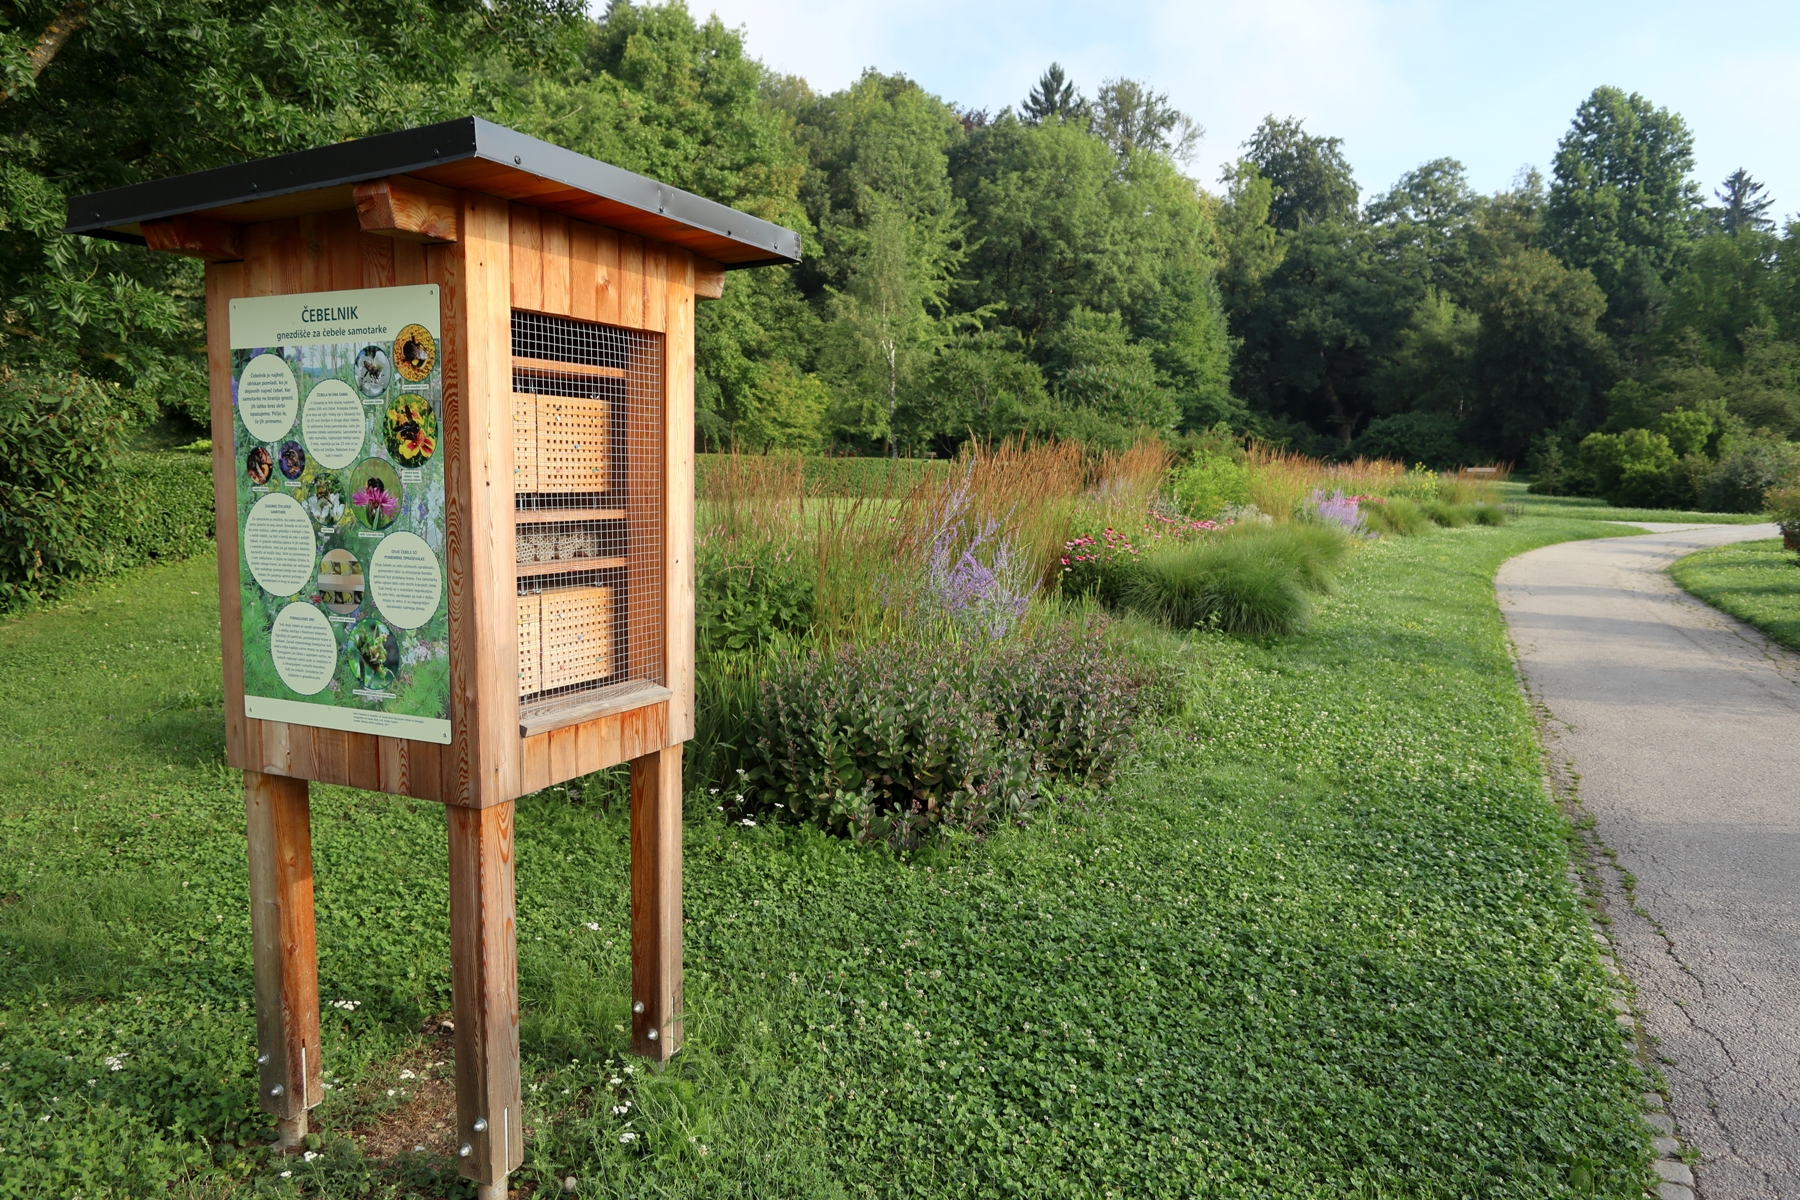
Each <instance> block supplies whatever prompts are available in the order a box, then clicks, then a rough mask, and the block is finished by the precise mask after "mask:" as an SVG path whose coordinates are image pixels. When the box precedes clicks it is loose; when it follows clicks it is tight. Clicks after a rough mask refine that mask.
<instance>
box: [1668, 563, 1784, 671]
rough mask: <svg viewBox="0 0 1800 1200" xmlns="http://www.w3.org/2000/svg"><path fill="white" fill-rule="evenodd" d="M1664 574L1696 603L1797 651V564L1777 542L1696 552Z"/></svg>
mask: <svg viewBox="0 0 1800 1200" xmlns="http://www.w3.org/2000/svg"><path fill="white" fill-rule="evenodd" d="M1669 574H1671V575H1673V576H1674V577H1675V582H1676V583H1679V584H1680V585H1681V586H1682V588H1683V589H1684V590H1685V591H1687V592H1688V593H1690V594H1691V595H1693V596H1694V597H1695V598H1696V599H1699V600H1703V601H1705V602H1706V603H1708V604H1710V605H1712V606H1713V607H1714V608H1716V609H1719V610H1720V611H1721V612H1726V613H1729V614H1731V615H1732V616H1734V617H1736V618H1737V619H1738V620H1740V621H1743V622H1745V623H1746V624H1749V625H1754V626H1756V628H1758V629H1760V630H1762V631H1763V632H1764V633H1766V634H1768V635H1769V637H1771V638H1773V639H1774V640H1775V641H1777V642H1780V643H1781V644H1782V645H1784V646H1786V647H1788V648H1789V649H1792V650H1800V560H1797V559H1796V557H1795V554H1794V552H1793V551H1792V550H1788V549H1785V548H1784V547H1783V546H1782V543H1781V542H1780V541H1778V540H1776V541H1766V542H1738V543H1736V544H1735V545H1731V546H1716V547H1714V548H1713V549H1711V550H1702V551H1700V552H1699V553H1697V554H1690V555H1688V556H1687V557H1686V558H1682V559H1677V560H1676V562H1675V563H1674V564H1673V565H1672V566H1671V567H1670V568H1669Z"/></svg>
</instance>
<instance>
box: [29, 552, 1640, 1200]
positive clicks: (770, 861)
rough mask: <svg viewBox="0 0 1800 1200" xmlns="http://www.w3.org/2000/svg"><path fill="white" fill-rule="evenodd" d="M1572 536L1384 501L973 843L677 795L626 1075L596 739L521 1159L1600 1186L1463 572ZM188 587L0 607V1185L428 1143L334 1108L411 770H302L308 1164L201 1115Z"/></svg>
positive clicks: (226, 943)
mask: <svg viewBox="0 0 1800 1200" xmlns="http://www.w3.org/2000/svg"><path fill="white" fill-rule="evenodd" d="M1612 532H1614V531H1613V530H1611V529H1608V528H1607V527H1605V526H1597V525H1594V524H1592V523H1591V522H1585V521H1581V522H1577V521H1551V520H1546V519H1541V518H1526V519H1522V520H1519V521H1516V522H1514V523H1512V524H1509V525H1508V526H1506V527H1505V528H1500V529H1488V528H1469V529H1462V530H1443V531H1438V532H1435V533H1431V534H1428V535H1426V536H1421V537H1414V538H1405V539H1394V540H1391V541H1383V542H1380V543H1377V544H1373V545H1368V546H1366V547H1364V548H1362V549H1360V550H1359V551H1358V552H1357V553H1356V554H1355V555H1353V556H1352V559H1351V560H1350V562H1349V563H1348V564H1347V566H1346V568H1345V570H1344V573H1343V575H1342V578H1341V581H1340V586H1339V588H1338V590H1337V592H1336V593H1335V594H1334V595H1331V596H1326V597H1322V598H1320V599H1319V601H1318V602H1317V611H1316V614H1315V619H1314V623H1313V625H1312V627H1311V632H1309V633H1307V634H1305V635H1302V636H1299V637H1296V638H1293V639H1290V640H1285V641H1275V642H1268V643H1258V642H1244V641H1235V640H1231V639H1227V638H1223V637H1217V636H1205V637H1197V638H1194V639H1192V640H1182V639H1175V638H1174V637H1173V635H1162V636H1165V637H1167V638H1169V641H1168V644H1169V645H1171V646H1178V647H1181V649H1182V653H1183V654H1184V656H1185V659H1186V661H1188V663H1189V664H1190V670H1189V676H1188V677H1189V679H1190V682H1191V694H1190V695H1189V697H1188V701H1187V707H1186V710H1185V712H1184V713H1183V714H1181V715H1180V716H1178V717H1176V718H1172V719H1171V720H1170V722H1169V725H1168V727H1167V728H1164V729H1159V730H1152V731H1150V732H1149V733H1147V734H1146V736H1145V739H1144V744H1143V746H1142V750H1141V753H1140V755H1139V756H1138V757H1137V758H1136V759H1135V760H1134V761H1133V764H1132V767H1131V769H1130V771H1129V772H1128V773H1127V775H1126V777H1125V778H1123V779H1121V780H1120V781H1119V782H1118V784H1117V786H1116V787H1115V788H1114V789H1113V790H1112V791H1111V792H1110V793H1109V794H1107V795H1104V796H1098V797H1095V796H1088V797H1077V798H1072V799H1071V800H1069V801H1068V802H1067V803H1065V804H1062V805H1053V806H1050V807H1049V808H1048V809H1046V810H1041V811H1042V815H1041V817H1040V818H1039V819H1038V820H1037V821H1036V823H1034V824H1033V825H1032V826H1031V827H1030V828H1026V829H1009V830H1006V831H1004V832H1002V833H1000V834H997V835H995V836H993V837H991V838H990V839H988V840H986V841H984V842H974V841H970V840H966V839H955V840H950V841H947V842H945V843H943V844H941V845H938V846H935V847H933V848H931V849H930V850H928V851H926V852H923V853H920V854H917V855H915V856H913V857H911V858H910V859H896V858H894V857H892V856H889V855H887V854H885V853H882V852H878V851H875V852H871V851H857V850H853V849H851V848H849V847H847V846H845V845H843V844H841V843H838V842H834V841H832V840H830V839H828V838H826V837H825V836H823V835H820V834H817V833H814V832H810V831H806V830H801V829H792V828H771V827H768V826H763V827H759V828H754V829H752V828H743V827H738V826H729V827H728V826H725V825H723V824H722V823H721V822H719V821H718V820H716V819H709V817H708V816H707V812H708V810H709V805H708V802H707V801H706V799H705V798H704V797H696V798H693V799H692V800H691V801H690V813H689V823H688V828H687V833H686V841H685V849H684V854H685V858H686V878H687V889H686V914H687V918H688V926H687V931H686V932H687V953H686V960H687V989H686V993H687V1003H688V1016H687V1022H688V1031H689V1042H688V1048H687V1049H686V1050H685V1051H684V1052H683V1053H682V1055H681V1056H680V1057H679V1058H678V1059H677V1063H676V1065H675V1066H674V1067H673V1068H672V1069H670V1070H667V1071H665V1072H663V1073H661V1074H660V1075H652V1074H651V1073H649V1072H646V1071H642V1070H638V1071H634V1072H631V1073H626V1071H625V1070H624V1065H623V1064H624V1063H625V1061H626V1060H624V1058H623V1056H622V1052H623V1049H624V1047H625V1045H626V1035H625V1032H624V1030H625V1025H626V1002H627V976H628V971H629V966H628V958H627V942H626V937H627V920H628V916H627V908H626V894H627V875H626V863H627V855H628V839H627V830H626V826H625V822H624V821H623V820H622V819H621V816H620V813H619V810H618V807H617V804H616V800H617V794H618V787H617V780H616V777H615V778H610V779H605V780H598V781H593V782H591V783H589V784H588V785H587V786H586V787H584V788H583V789H581V794H580V795H579V796H578V797H574V798H571V797H568V796H566V795H565V793H564V792H563V790H562V789H560V788H558V789H554V790H553V791H552V792H550V793H546V794H542V795H539V796H535V797H530V798H527V799H525V800H523V801H521V803H520V810H519V817H518V822H517V837H518V859H517V861H518V895H519V946H520V975H521V990H522V996H523V1010H524V1018H523V1025H522V1042H523V1046H524V1053H525V1060H526V1061H525V1073H526V1079H527V1081H528V1082H527V1092H526V1096H527V1106H528V1110H529V1111H528V1114H527V1117H528V1121H529V1123H530V1126H531V1128H532V1132H533V1139H534V1140H533V1142H532V1144H531V1147H530V1150H529V1152H528V1160H527V1165H526V1167H525V1168H524V1169H523V1170H522V1171H521V1172H520V1173H519V1175H518V1176H516V1177H515V1179H516V1181H517V1182H518V1183H519V1184H520V1185H521V1186H522V1187H523V1188H524V1189H525V1194H528V1195H530V1194H535V1195H541V1196H544V1197H546V1198H547V1197H549V1196H552V1195H556V1194H559V1193H558V1192H557V1191H556V1188H557V1187H558V1184H557V1182H556V1181H558V1180H560V1179H561V1178H562V1177H563V1176H565V1175H575V1176H576V1177H577V1178H578V1179H580V1180H581V1181H582V1183H581V1190H580V1194H582V1195H585V1196H621V1197H623V1196H632V1197H638V1196H709V1197H710V1196H742V1197H761V1196H796V1197H799V1196H808V1197H811V1196H820V1197H836V1196H846V1197H848V1196H881V1197H888V1196H892V1197H899V1196H943V1197H965V1196H966V1197H988V1196H1015V1195H1016V1196H1056V1197H1088V1196H1092V1197H1096V1198H1097V1197H1102V1196H1108V1195H1115V1196H1129V1197H1156V1196H1170V1197H1174V1196H1184V1197H1185V1196H1202V1197H1251V1196H1256V1197H1319V1198H1324V1197H1339V1196H1344V1195H1362V1196H1366V1197H1376V1196H1380V1197H1394V1198H1399V1197H1406V1198H1409V1200H1413V1198H1419V1200H1423V1198H1429V1197H1452V1196H1455V1197H1462V1196H1482V1197H1515V1196H1516V1197H1522V1198H1523V1197H1532V1198H1534V1200H1535V1198H1541V1197H1553V1196H1564V1195H1571V1194H1572V1193H1571V1192H1570V1191H1569V1189H1568V1188H1567V1186H1566V1182H1565V1181H1566V1180H1567V1178H1568V1173H1569V1168H1570V1163H1571V1162H1572V1160H1573V1157H1581V1158H1585V1159H1589V1160H1592V1161H1593V1162H1594V1163H1596V1164H1597V1165H1598V1168H1599V1175H1600V1177H1601V1183H1600V1187H1599V1191H1598V1193H1597V1194H1600V1195H1606V1196H1615V1197H1631V1198H1633V1200H1635V1198H1636V1197H1638V1196H1640V1195H1641V1194H1642V1186H1643V1181H1644V1178H1645V1169H1646V1164H1647V1162H1648V1148H1647V1144H1646V1134H1645V1129H1644V1127H1643V1126H1642V1124H1641V1122H1640V1121H1639V1120H1638V1110H1637V1107H1636V1101H1635V1095H1636V1092H1637V1091H1638V1090H1639V1089H1640V1088H1641V1087H1642V1086H1643V1085H1644V1080H1643V1078H1642V1076H1641V1075H1640V1073H1639V1072H1638V1070H1637V1069H1636V1068H1635V1067H1634V1066H1633V1065H1632V1064H1631V1062H1630V1060H1629V1058H1628V1057H1627V1054H1626V1047H1625V1045H1624V1044H1623V1040H1622V1039H1621V1037H1620V1034H1619V1031H1618V1028H1617V1026H1616V1025H1615V1023H1614V1022H1613V1020H1612V1014H1611V1012H1610V1010H1609V1009H1608V1007H1607V997H1608V991H1607V988H1608V977H1607V976H1606V975H1605V973H1604V972H1603V971H1602V970H1601V968H1600V965H1599V963H1598V961H1597V958H1596V953H1595V947H1594V944H1593V942H1592V941H1591V939H1590V938H1589V935H1588V924H1587V919H1586V916H1585V913H1584V912H1583V910H1582V908H1581V906H1580V904H1579V902H1578V900H1577V898H1576V896H1575V894H1574V892H1573V890H1572V888H1571V886H1570V884H1569V882H1568V879H1567V877H1566V865H1567V854H1568V849H1567V846H1568V843H1567V836H1568V830H1567V826H1566V824H1565V822H1564V821H1563V820H1562V818H1561V817H1560V816H1559V814H1558V813H1557V812H1556V811H1555V809H1554V808H1553V807H1552V806H1551V805H1550V803H1549V802H1548V801H1547V799H1546V798H1545V794H1544V790H1543V787H1542V784H1541V777H1540V771H1539V767H1540V759H1539V754H1538V750H1537V747H1536V744H1535V741H1534V735H1533V729H1532V725H1531V720H1530V715H1529V712H1528V710H1527V708H1526V705H1525V704H1524V702H1523V700H1522V699H1521V697H1520V695H1519V692H1518V689H1517V686H1516V684H1515V683H1514V677H1513V672H1512V666H1511V662H1510V659H1509V656H1508V650H1507V644H1506V640H1505V636H1504V630H1503V627H1502V623H1501V620H1500V617H1499V614H1498V612H1497V610H1496V607H1495V603H1494V597H1493V589H1492V577H1493V572H1494V569H1495V567H1496V566H1497V564H1498V563H1500V562H1501V561H1502V560H1504V559H1505V558H1508V557H1510V556H1511V555H1513V554H1516V553H1519V552H1521V551H1523V550H1527V549H1530V548H1532V547H1535V546H1538V545H1543V544H1546V543H1548V542H1553V541H1559V540H1566V539H1568V538H1571V537H1583V536H1592V535H1595V534H1605V533H1612ZM213 578H214V577H213V574H212V566H211V563H210V562H208V561H206V560H199V561H195V562H192V563H188V564H179V565H174V566H167V567H156V568H151V569H148V570H145V571H142V572H138V573H135V574H132V575H128V576H121V577H119V578H118V579H115V580H113V581H111V582H108V583H105V584H102V585H98V586H94V587H90V588H88V589H85V590H84V591H82V592H81V593H80V594H79V596H78V597H77V598H76V599H75V600H74V601H73V602H71V603H68V604H65V605H63V606H61V607H58V608H55V609H52V610H48V611H43V612H38V613H34V614H31V615H28V616H25V617H22V618H19V619H15V620H13V621H10V622H7V623H5V624H3V625H0V686H3V687H4V690H5V694H6V695H7V696H8V697H10V698H11V701H12V702H11V703H9V704H8V705H7V706H6V708H5V710H4V711H3V712H0V1197H25V1196H32V1197H36V1196H42V1195H73V1194H76V1193H79V1194H80V1195H82V1196H84V1197H90V1198H91V1197H100V1196H136V1195H146V1194H151V1193H154V1194H158V1195H161V1194H172V1195H177V1196H181V1195H196V1196H199V1195H204V1196H209V1197H211V1196H226V1195H252V1194H255V1195H277V1194H293V1193H294V1192H295V1191H296V1190H297V1185H299V1184H301V1183H302V1182H304V1184H305V1187H306V1190H307V1194H308V1195H322V1196H350V1195H369V1196H381V1195H388V1194H394V1193H396V1192H399V1191H402V1190H403V1189H405V1188H407V1187H411V1186H414V1185H416V1186H417V1187H418V1188H419V1189H420V1194H426V1195H441V1194H444V1192H445V1191H447V1190H449V1189H450V1187H451V1186H452V1185H451V1184H450V1183H449V1174H450V1172H451V1171H452V1170H453V1168H452V1166H451V1164H450V1162H449V1160H447V1159H441V1160H439V1159H429V1158H422V1159H419V1160H416V1161H414V1160H409V1161H407V1162H405V1163H401V1164H387V1165H382V1164H370V1163H366V1162H362V1161H360V1160H359V1159H358V1158H357V1156H356V1155H355V1153H354V1150H353V1147H352V1146H351V1145H350V1144H349V1143H348V1142H347V1141H345V1140H344V1139H342V1138H340V1137H338V1136H337V1132H336V1131H341V1130H343V1129H346V1128H349V1127H352V1126H355V1125H357V1124H359V1123H363V1122H367V1121H369V1120H372V1119H373V1118H374V1117H375V1116H377V1115H379V1114H380V1113H381V1112H383V1111H385V1110H390V1109H394V1108H395V1107H396V1106H400V1105H403V1104H404V1103H405V1102H406V1100H407V1098H408V1092H409V1089H410V1088H411V1087H413V1086H416V1083H409V1082H408V1081H406V1080H404V1079H402V1078H401V1077H400V1075H399V1070H400V1067H401V1065H402V1062H403V1061H405V1062H412V1063H415V1064H416V1063H417V1062H418V1057H417V1056H418V1055H420V1054H421V1052H422V1049H423V1047H424V1038H423V1037H422V1035H421V1034H420V1032H419V1031H420V1029H421V1026H422V1024H423V1022H424V1020H425V1018H426V1017H428V1016H430V1015H432V1014H435V1013H439V1012H442V1011H443V1010H444V1009H446V1008H447V1007H448V988H449V981H448V975H447V958H448V944H447V935H446V930H445V923H446V894H445V881H444V875H445V861H444V860H445V850H444V827H443V816H442V814H441V813H440V812H439V811H438V809H437V808H436V806H434V805H430V804H425V803H418V802H411V801H406V800H402V799H397V798H391V797H384V796H378V795H372V794H367V793H360V792H354V791H350V790H348V789H342V788H330V787H315V788H314V804H313V823H314V839H315V840H314V847H315V864H316V879H317V897H318V925H319V947H320V978H321V984H320V986H321V992H322V995H323V997H324V999H325V1000H326V1002H327V1004H329V1002H331V1001H333V1000H340V999H341V1000H354V1001H357V1002H358V1004H359V1006H358V1007H357V1008H356V1009H355V1010H354V1011H345V1010H342V1009H339V1008H332V1007H327V1008H326V1010H325V1012H326V1019H325V1047H324V1050H325V1056H326V1063H327V1069H328V1070H329V1071H330V1072H331V1076H330V1081H331V1083H332V1084H333V1090H332V1091H331V1092H330V1093H329V1099H328V1100H327V1102H326V1104H325V1106H324V1107H323V1108H322V1109H321V1110H319V1111H318V1112H317V1113H316V1114H315V1125H316V1126H319V1127H322V1128H323V1130H324V1131H325V1141H324V1143H323V1150H324V1154H323V1157H321V1158H319V1159H318V1160H316V1161H315V1162H312V1163H310V1164H307V1163H298V1162H294V1161H292V1160H290V1161H289V1162H287V1163H275V1164H271V1163H269V1162H268V1161H267V1160H266V1159H265V1158H264V1157H263V1156H262V1155H261V1153H260V1152H259V1151H256V1150H255V1148H254V1147H253V1146H251V1147H248V1148H246V1147H245V1146H244V1145H242V1144H241V1143H249V1142H251V1141H253V1139H254V1138H255V1136H257V1135H258V1134H259V1133H260V1132H261V1131H263V1130H264V1129H265V1128H266V1122H265V1121H264V1120H263V1119H262V1118H261V1117H260V1116H259V1115H258V1114H257V1113H256V1112H255V1111H254V1109H253V1107H252V1105H253V1087H254V1079H253V1070H254V1068H253V1064H252V1061H251V1060H252V1055H253V1052H254V1025H253V1021H252V1017H251V1013H250V1010H249V1004H248V1001H249V998H250V995H251V978H250V963H249V945H248V938H249V921H248V916H247V913H246V911H245V880H244V859H243V845H242V837H243V815H242V814H243V809H242V800H241V795H240V791H239V783H238V779H237V777H236V775H235V774H234V773H233V772H231V771H228V770H226V769H224V768H223V767H222V766H221V765H220V757H221V736H220V701H219V683H218V670H219V667H218V648H217V634H216V626H215V622H216V619H217V617H216V612H215V610H214V607H213V603H214V602H213V599H212V595H213V589H214V583H213ZM1142 636H1144V637H1146V638H1152V637H1154V636H1157V635H1154V634H1152V633H1149V632H1145V633H1144V634H1143V635H1142ZM608 800H610V801H613V804H612V807H611V810H610V811H607V809H606V808H605V807H604V806H603V802H604V801H608ZM589 922H592V923H593V924H595V925H596V926H597V928H596V929H589V928H587V923H589ZM108 1055H123V1057H122V1058H121V1059H119V1062H120V1063H121V1067H120V1069H119V1070H116V1071H113V1070H109V1069H108V1067H107V1064H106V1063H105V1062H104V1059H105V1057H106V1056H108ZM409 1055H410V1056H413V1057H411V1058H407V1057H406V1056H409ZM613 1079H617V1080H619V1081H620V1082H619V1083H617V1084H614V1083H611V1082H610V1080H613ZM390 1088H392V1089H395V1092H396V1095H395V1096H393V1097H389V1096H388V1095H387V1091H388V1089H390ZM626 1101H629V1102H630V1109H629V1111H628V1112H626V1113H623V1114H615V1113H614V1112H613V1111H612V1110H613V1108H614V1107H621V1106H623V1105H624V1104H625V1103H626ZM46 1116H48V1117H49V1120H43V1119H42V1118H44V1117H46ZM624 1133H636V1134H637V1135H638V1137H637V1138H636V1140H632V1141H629V1142H626V1143H621V1141H620V1137H621V1135H622V1134H624ZM282 1170H291V1171H292V1172H293V1175H292V1177H291V1178H288V1179H283V1178H281V1177H280V1176H279V1174H278V1172H279V1171H282ZM434 1180H435V1182H434ZM165 1187H166V1188H167V1192H166V1193H165ZM1358 1189H1360V1191H1359V1190H1358Z"/></svg>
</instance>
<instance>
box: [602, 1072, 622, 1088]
mask: <svg viewBox="0 0 1800 1200" xmlns="http://www.w3.org/2000/svg"><path fill="white" fill-rule="evenodd" d="M606 1082H608V1083H610V1084H612V1086H614V1087H618V1086H619V1085H620V1084H621V1083H624V1082H625V1081H624V1080H623V1079H620V1078H619V1077H618V1076H617V1075H614V1076H613V1077H612V1078H611V1079H609V1080H607V1081H606Z"/></svg>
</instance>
